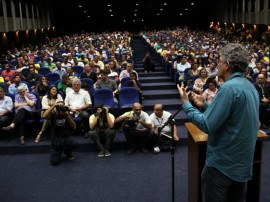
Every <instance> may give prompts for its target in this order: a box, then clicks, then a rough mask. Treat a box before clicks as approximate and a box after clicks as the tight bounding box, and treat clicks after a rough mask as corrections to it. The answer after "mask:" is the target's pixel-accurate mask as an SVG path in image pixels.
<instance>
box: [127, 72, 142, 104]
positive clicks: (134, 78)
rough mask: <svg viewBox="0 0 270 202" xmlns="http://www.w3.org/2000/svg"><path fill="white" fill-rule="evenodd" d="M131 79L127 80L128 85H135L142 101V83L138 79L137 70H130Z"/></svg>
mask: <svg viewBox="0 0 270 202" xmlns="http://www.w3.org/2000/svg"><path fill="white" fill-rule="evenodd" d="M129 78H130V80H129V81H127V82H126V84H125V86H126V87H135V88H136V89H137V90H138V92H139V99H140V103H142V90H141V87H142V85H141V83H140V82H139V81H138V80H137V74H136V73H135V72H130V77H129Z"/></svg>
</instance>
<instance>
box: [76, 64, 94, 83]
mask: <svg viewBox="0 0 270 202" xmlns="http://www.w3.org/2000/svg"><path fill="white" fill-rule="evenodd" d="M94 69H95V65H94V63H93V62H90V63H89V64H86V65H84V72H82V73H81V76H80V78H81V79H83V78H88V79H92V80H93V83H94V84H95V83H96V82H97V79H98V78H97V73H96V72H95V71H94Z"/></svg>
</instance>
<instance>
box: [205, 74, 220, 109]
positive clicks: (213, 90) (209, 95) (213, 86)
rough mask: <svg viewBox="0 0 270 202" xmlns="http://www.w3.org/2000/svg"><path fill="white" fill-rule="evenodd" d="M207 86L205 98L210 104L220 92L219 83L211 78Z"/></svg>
mask: <svg viewBox="0 0 270 202" xmlns="http://www.w3.org/2000/svg"><path fill="white" fill-rule="evenodd" d="M206 85H207V88H206V90H205V91H204V92H203V97H204V100H205V102H207V103H208V104H210V103H211V102H212V100H213V98H214V97H215V96H216V94H217V91H218V88H217V82H216V80H215V78H209V79H208V80H207V82H206Z"/></svg>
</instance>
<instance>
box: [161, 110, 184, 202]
mask: <svg viewBox="0 0 270 202" xmlns="http://www.w3.org/2000/svg"><path fill="white" fill-rule="evenodd" d="M181 110H182V107H180V109H179V110H178V111H177V112H175V114H174V115H171V116H170V117H169V118H168V120H167V121H166V122H165V123H164V124H163V125H162V126H161V127H158V135H159V136H160V134H161V131H162V129H163V128H164V127H165V126H167V125H168V124H171V133H172V146H171V159H172V202H174V199H175V196H174V195H175V194H174V154H175V145H176V142H175V141H174V138H173V134H174V125H175V120H174V117H175V116H176V115H177V114H178V113H179V112H180V111H181Z"/></svg>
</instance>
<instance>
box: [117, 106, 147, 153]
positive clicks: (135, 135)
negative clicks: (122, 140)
mask: <svg viewBox="0 0 270 202" xmlns="http://www.w3.org/2000/svg"><path fill="white" fill-rule="evenodd" d="M122 121H124V123H123V132H124V134H125V136H126V139H127V143H128V151H127V153H128V154H133V153H134V152H135V150H136V146H137V145H138V146H139V148H140V149H141V151H142V152H143V153H145V154H147V153H148V150H147V146H148V143H149V140H150V130H151V129H152V123H151V119H150V117H149V115H148V114H147V113H146V112H144V111H142V105H141V104H140V103H137V102H136V103H134V104H133V107H132V111H130V112H126V113H124V114H123V115H121V116H119V117H118V118H117V119H116V120H115V123H117V122H122Z"/></svg>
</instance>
